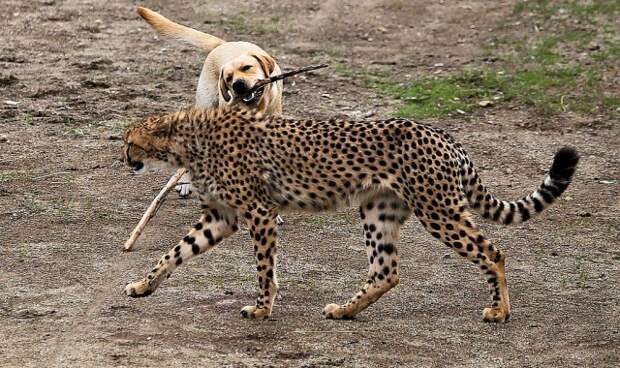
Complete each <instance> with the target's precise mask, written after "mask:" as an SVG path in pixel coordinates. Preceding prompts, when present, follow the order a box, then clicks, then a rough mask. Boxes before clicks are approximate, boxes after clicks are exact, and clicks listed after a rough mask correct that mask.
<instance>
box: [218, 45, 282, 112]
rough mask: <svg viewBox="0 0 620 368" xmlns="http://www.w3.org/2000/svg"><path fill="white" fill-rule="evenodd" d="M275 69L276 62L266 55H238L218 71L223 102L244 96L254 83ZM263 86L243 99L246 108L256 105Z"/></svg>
mask: <svg viewBox="0 0 620 368" xmlns="http://www.w3.org/2000/svg"><path fill="white" fill-rule="evenodd" d="M275 68H276V61H275V60H274V59H273V58H272V57H271V56H269V55H268V54H266V53H256V52H251V53H247V54H245V55H240V56H238V57H237V58H235V59H234V60H232V61H230V62H229V63H227V64H225V65H222V69H221V70H220V78H219V88H220V95H221V96H222V97H223V98H224V101H226V102H230V101H231V100H232V99H233V97H236V96H240V95H244V94H245V93H247V91H248V90H249V89H250V88H252V87H254V85H255V84H256V82H258V81H259V80H261V79H265V78H268V77H269V76H270V75H271V74H272V73H273V71H274V70H275ZM265 88H268V86H265V87H263V88H260V89H258V90H256V91H254V92H252V94H250V95H248V96H245V97H244V98H243V103H244V104H246V105H247V106H254V105H257V104H258V102H259V101H260V99H261V97H262V96H263V92H264V89H265Z"/></svg>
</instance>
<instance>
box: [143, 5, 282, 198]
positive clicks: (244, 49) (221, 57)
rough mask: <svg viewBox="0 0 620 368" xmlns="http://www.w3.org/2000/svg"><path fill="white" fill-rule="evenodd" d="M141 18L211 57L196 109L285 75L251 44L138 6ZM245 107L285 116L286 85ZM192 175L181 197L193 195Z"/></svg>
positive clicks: (258, 95)
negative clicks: (283, 91)
mask: <svg viewBox="0 0 620 368" xmlns="http://www.w3.org/2000/svg"><path fill="white" fill-rule="evenodd" d="M137 11H138V14H140V16H141V17H142V18H143V19H144V20H145V21H147V22H148V23H149V24H150V25H151V27H153V28H154V29H155V30H156V31H157V32H158V33H159V34H161V35H163V36H165V37H170V38H174V39H178V40H181V41H184V42H187V43H189V44H191V45H193V46H196V47H197V48H199V49H200V50H202V51H205V52H207V53H208V55H207V58H206V59H205V62H204V65H203V67H202V72H201V73H200V78H199V79H198V87H197V88H196V105H198V106H201V107H218V106H222V105H225V104H227V103H230V102H232V101H233V99H234V97H235V96H237V95H244V94H245V92H246V91H247V90H248V89H250V88H252V87H253V86H254V84H255V83H256V82H257V81H259V80H261V79H265V78H267V77H268V76H272V75H277V74H280V73H281V70H280V67H279V66H278V64H277V63H276V60H275V59H274V58H273V57H272V56H271V55H269V54H268V53H267V52H265V50H263V49H261V48H260V47H258V46H256V45H255V44H253V43H250V42H242V41H235V42H226V41H224V40H222V39H220V38H217V37H215V36H212V35H209V34H206V33H203V32H200V31H197V30H195V29H192V28H189V27H186V26H183V25H180V24H178V23H175V22H173V21H171V20H169V19H167V18H166V17H164V16H162V15H161V14H159V13H157V12H154V11H152V10H150V9H147V8H144V7H141V6H138V7H137ZM243 103H244V104H246V105H247V106H249V107H252V108H255V109H257V110H259V111H262V112H264V113H265V114H268V115H281V114H282V81H278V82H276V83H270V84H269V85H266V86H265V87H263V88H261V89H259V90H257V91H256V92H254V93H252V94H251V95H249V96H247V97H245V98H244V99H243ZM190 180H191V178H190V177H189V174H186V175H185V176H183V177H182V178H181V180H180V183H181V184H179V185H178V186H177V188H176V190H177V192H179V194H180V195H181V196H187V195H189V193H190V190H191V189H190V188H191V185H190Z"/></svg>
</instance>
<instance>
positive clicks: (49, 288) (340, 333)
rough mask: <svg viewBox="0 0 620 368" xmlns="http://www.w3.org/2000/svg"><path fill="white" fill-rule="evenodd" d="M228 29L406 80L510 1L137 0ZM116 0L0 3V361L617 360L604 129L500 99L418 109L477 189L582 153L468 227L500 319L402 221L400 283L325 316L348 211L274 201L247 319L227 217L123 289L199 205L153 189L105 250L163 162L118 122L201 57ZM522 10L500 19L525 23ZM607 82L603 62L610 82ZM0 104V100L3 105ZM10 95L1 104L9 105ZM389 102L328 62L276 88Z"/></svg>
mask: <svg viewBox="0 0 620 368" xmlns="http://www.w3.org/2000/svg"><path fill="white" fill-rule="evenodd" d="M143 3H144V5H146V6H148V7H151V8H153V9H156V10H158V11H160V12H161V13H163V14H165V15H167V16H169V17H170V18H171V19H174V20H177V21H181V22H183V23H186V24H189V25H192V26H194V27H196V28H199V29H201V30H203V31H207V32H210V33H212V34H214V35H217V36H219V37H222V38H225V39H227V40H235V39H245V40H250V41H253V42H256V43H258V44H259V45H261V46H263V47H264V48H265V49H267V50H269V51H270V52H271V53H272V54H274V55H276V56H277V57H278V60H279V62H280V65H281V66H282V67H283V69H285V70H287V69H290V68H294V67H299V66H303V65H307V64H310V63H316V62H327V63H330V64H335V63H344V64H346V65H349V66H351V67H362V66H367V65H374V66H378V67H381V68H383V70H388V71H390V72H391V73H393V75H394V76H402V77H403V79H406V78H410V77H412V76H418V75H424V74H430V73H433V72H434V71H435V70H436V67H434V66H436V65H437V64H443V65H444V67H443V69H444V71H443V72H449V71H451V70H459V69H461V68H463V67H465V66H472V65H478V64H481V63H483V62H484V61H483V60H482V57H481V56H480V55H482V52H481V48H480V47H481V44H482V43H483V42H484V41H485V40H488V39H489V38H490V37H491V36H492V35H493V33H494V25H495V24H496V23H497V22H498V21H499V20H501V19H503V18H505V17H508V16H509V15H510V12H511V9H512V8H513V5H514V2H511V1H494V2H490V1H484V0H478V1H467V2H465V1H431V0H419V1H411V2H407V1H396V0H380V1H370V0H364V1H353V0H349V1H340V0H330V1H325V2H320V1H295V0H283V1H272V2H263V1H260V2H259V1H256V0H250V1H247V0H246V1H237V0H210V1H205V2H202V1H183V2H181V1H178V2H167V1H163V0H160V1H144V2H143ZM134 5H135V4H134V3H133V2H129V1H118V0H114V1H106V2H102V1H91V0H71V1H61V0H37V1H32V2H24V1H17V0H0V7H1V8H2V11H1V12H0V25H1V26H2V27H1V28H2V32H0V45H1V46H0V67H1V69H0V72H1V76H0V77H1V79H0V260H1V261H2V263H1V266H0V270H1V272H0V321H1V323H0V337H1V338H2V340H3V341H2V343H0V366H3V367H43V366H49V367H68V366H73V367H86V366H93V367H108V366H109V367H113V366H115V367H125V366H128V367H129V366H131V367H146V366H168V367H189V366H204V367H458V366H473V367H594V366H596V367H616V366H618V365H619V364H620V307H619V306H620V292H619V291H618V283H619V281H620V245H619V243H620V236H619V233H620V219H619V210H620V204H619V189H620V187H619V184H618V182H619V181H620V170H619V169H620V158H619V156H620V155H619V153H620V129H619V128H618V124H617V123H618V122H617V121H607V120H605V121H602V120H603V118H601V117H600V116H577V115H574V114H570V113H566V114H560V115H556V116H553V117H550V118H544V119H543V118H541V117H539V116H538V115H537V114H536V112H534V111H531V110H529V109H526V108H522V107H520V106H518V105H511V106H498V107H494V108H489V109H486V110H483V111H482V112H477V113H475V114H474V115H471V116H468V117H463V118H448V119H435V120H432V119H431V120H430V122H432V123H433V124H435V125H437V126H440V127H442V128H444V129H447V130H449V131H450V132H451V133H452V134H453V135H454V136H455V137H456V138H457V139H458V140H459V141H461V142H463V143H464V146H465V147H466V149H467V150H468V151H469V153H470V155H471V156H472V157H473V159H474V161H476V163H477V165H478V167H479V168H480V172H481V175H482V177H483V179H484V181H485V182H486V184H487V185H489V186H490V187H491V188H492V190H493V191H494V192H495V194H497V195H499V196H500V197H502V198H505V199H509V198H517V197H519V196H521V195H524V194H526V193H529V191H530V190H532V189H533V188H535V186H536V185H538V184H539V181H540V180H541V179H542V176H543V174H544V172H545V170H547V168H548V166H549V164H550V159H551V157H552V155H553V152H554V151H555V150H556V149H558V148H559V147H560V146H562V145H565V144H568V145H572V146H575V147H577V148H578V149H579V151H580V152H581V154H582V156H583V159H582V163H581V165H580V167H579V169H578V172H577V174H576V178H575V181H574V183H573V185H572V186H571V187H570V188H569V190H568V192H567V193H566V195H565V197H563V199H562V200H560V201H559V202H558V204H557V205H556V206H554V207H552V208H551V209H549V210H548V211H546V212H545V213H544V214H543V215H542V216H540V217H539V218H537V219H535V220H533V221H530V222H527V223H526V224H523V225H519V226H515V227H501V226H496V225H489V224H483V225H482V227H483V229H484V231H485V232H486V234H487V235H488V236H489V237H490V238H491V239H492V240H493V241H495V242H496V243H497V244H498V245H499V246H500V247H501V248H502V249H504V250H505V251H506V252H507V254H508V264H507V270H508V282H509V288H510V291H511V302H512V308H513V314H512V318H511V320H510V322H509V323H507V324H501V325H496V324H486V323H484V322H482V321H481V311H482V308H483V307H485V306H487V305H488V303H489V298H488V295H487V290H486V285H485V282H484V280H483V278H482V277H481V276H480V275H479V273H478V271H477V270H476V269H475V268H474V267H473V266H472V265H471V264H469V263H467V262H466V261H464V260H462V259H459V257H456V256H453V255H452V254H451V253H450V252H449V250H448V249H447V248H445V247H444V246H443V245H441V244H440V243H439V242H437V241H436V240H435V239H434V238H432V237H431V236H430V235H428V234H427V233H425V232H424V231H423V229H422V228H421V226H420V225H419V223H418V222H417V221H415V220H413V221H410V222H409V223H408V224H407V225H406V227H405V229H404V230H403V235H402V238H403V239H402V243H403V244H402V246H401V253H402V260H403V261H402V266H401V284H400V285H399V286H398V287H397V288H396V289H394V290H393V291H391V292H390V293H388V294H387V295H385V296H384V297H383V298H382V299H381V300H380V301H379V302H378V303H377V304H375V305H373V306H372V307H370V308H369V309H368V310H366V311H364V312H363V313H361V314H360V315H359V317H358V318H357V319H355V320H352V321H331V320H325V319H324V318H323V317H322V315H321V310H322V308H323V306H324V305H325V304H327V303H332V302H344V301H345V300H346V299H347V298H348V297H350V296H351V295H353V293H354V292H355V291H356V290H357V288H358V287H359V286H360V285H361V283H362V281H363V280H364V275H365V273H366V260H365V253H364V248H363V243H362V240H361V237H360V234H361V229H360V223H359V219H358V217H357V211H356V210H354V209H351V210H342V211H339V212H337V213H332V214H320V215H311V214H289V215H286V216H285V220H286V224H285V225H284V226H283V227H282V229H281V234H282V236H281V244H280V251H279V253H280V265H279V278H280V285H281V288H282V293H281V298H280V299H279V300H278V302H277V304H276V308H275V311H274V313H273V316H272V318H270V319H269V320H267V321H248V320H243V319H241V318H240V316H239V310H240V308H241V307H242V306H244V305H246V304H249V303H251V302H252V301H253V300H254V298H255V291H256V285H255V278H254V269H255V267H254V265H253V256H252V251H251V246H250V244H251V243H250V241H249V239H248V234H247V232H245V231H241V232H239V233H238V234H236V235H235V236H234V237H232V238H231V239H230V240H227V241H226V242H225V243H223V244H222V245H221V246H219V247H218V248H217V249H216V250H214V251H212V252H211V253H209V254H206V255H204V256H202V257H199V258H197V259H194V260H193V261H191V262H190V263H189V264H187V265H184V266H183V267H181V268H180V269H179V270H178V271H177V272H176V273H175V274H174V275H173V276H172V278H170V280H168V281H167V282H166V283H165V284H163V285H162V286H161V287H160V288H159V290H157V292H156V293H155V294H154V295H152V296H151V297H149V298H143V299H139V300H134V299H130V298H127V297H126V296H124V295H123V293H122V291H123V287H124V285H125V284H126V283H128V282H130V281H135V280H137V279H139V278H141V277H142V276H143V274H144V273H145V272H146V271H147V270H148V269H149V267H150V266H152V265H153V264H154V263H155V262H156V261H157V259H159V257H160V256H161V255H162V254H163V252H164V251H167V250H168V249H169V248H170V247H172V246H174V245H175V244H176V242H177V241H178V240H179V239H180V238H181V237H182V236H183V235H184V234H185V232H186V231H187V229H188V228H189V226H190V224H192V223H193V222H194V221H195V220H196V219H198V216H199V206H198V201H197V200H196V198H194V197H192V198H190V199H189V200H180V199H178V198H177V197H176V195H172V196H170V198H169V200H168V201H167V202H166V203H165V204H164V206H163V207H162V209H161V210H160V213H159V214H158V216H157V217H156V218H155V219H154V220H153V222H152V223H151V225H150V226H149V227H148V229H147V231H146V233H145V234H144V236H143V238H142V239H141V241H140V243H139V244H138V246H137V249H136V251H134V252H131V253H123V252H122V251H121V247H122V244H123V242H124V241H125V239H126V238H127V236H128V234H129V232H130V231H131V229H132V227H133V226H134V225H135V224H136V222H137V221H138V219H139V218H140V216H141V215H142V213H143V211H144V209H145V208H146V207H147V206H148V203H149V202H150V200H151V199H152V198H153V197H154V195H155V194H156V193H157V191H158V190H159V189H160V188H161V186H162V185H163V183H165V181H166V179H167V177H166V175H167V174H166V173H160V174H148V175H146V176H135V175H132V174H131V173H130V172H129V170H128V169H127V168H126V167H125V166H124V165H123V164H122V163H121V162H119V157H120V155H121V150H120V148H121V145H122V143H121V141H120V140H119V138H120V136H121V134H122V131H123V129H124V127H125V126H126V124H127V121H132V120H135V119H138V118H140V117H142V116H145V115H147V114H150V113H154V112H160V111H169V110H172V109H175V108H177V107H179V106H181V105H184V104H190V103H192V101H193V98H194V87H195V83H196V80H197V76H198V72H199V68H200V66H201V64H202V60H203V59H204V55H203V54H201V53H199V52H198V51H196V50H194V49H193V48H191V47H189V46H185V45H182V44H180V43H178V42H173V41H168V40H160V39H157V37H156V36H155V34H154V32H153V31H152V30H151V29H149V28H148V26H147V25H146V24H145V23H144V22H143V21H142V20H141V19H139V18H138V17H137V15H136V14H135V12H134V9H133V6H134ZM522 31H523V30H522V29H520V28H519V27H514V29H512V30H510V29H509V30H508V31H506V30H505V29H504V30H503V32H522ZM617 80H618V78H617V76H616V84H615V86H616V87H617V86H618V84H617V83H618V82H617ZM7 101H9V102H7ZM11 101H14V102H17V104H13V103H11ZM396 104H397V101H392V100H390V99H388V98H387V97H384V96H380V95H378V94H376V93H374V92H372V91H370V90H367V89H365V88H364V87H363V86H362V84H361V83H360V82H359V81H357V80H355V79H354V78H352V77H346V76H342V75H339V74H337V73H336V72H334V71H333V69H332V70H325V71H320V72H317V73H315V74H313V75H306V76H303V77H297V78H295V79H294V83H293V81H288V82H287V83H286V85H285V113H286V115H290V116H298V117H300V116H305V117H308V116H312V117H325V116H333V115H335V114H337V115H348V116H353V117H370V116H372V117H384V116H385V117H387V116H389V115H390V114H391V113H392V112H393V111H394V107H395V106H396Z"/></svg>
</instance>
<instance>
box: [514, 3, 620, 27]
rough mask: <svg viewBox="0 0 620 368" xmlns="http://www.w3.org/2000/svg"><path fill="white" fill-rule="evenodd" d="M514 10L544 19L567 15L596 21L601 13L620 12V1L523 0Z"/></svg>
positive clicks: (516, 12)
mask: <svg viewBox="0 0 620 368" xmlns="http://www.w3.org/2000/svg"><path fill="white" fill-rule="evenodd" d="M513 11H514V13H515V14H521V13H524V12H529V13H533V14H534V15H536V16H538V17H541V18H544V19H549V18H551V17H554V16H558V15H566V16H568V17H571V18H573V19H575V18H579V19H581V20H585V21H588V22H591V23H596V17H597V16H599V15H614V14H616V13H618V12H620V2H619V1H618V0H589V1H584V0H569V1H557V0H555V1H552V0H522V1H519V2H518V3H517V4H516V5H515V7H514V9H513Z"/></svg>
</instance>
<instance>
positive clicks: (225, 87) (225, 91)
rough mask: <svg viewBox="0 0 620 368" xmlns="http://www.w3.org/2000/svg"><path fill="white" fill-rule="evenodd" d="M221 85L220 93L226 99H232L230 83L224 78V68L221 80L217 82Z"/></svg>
mask: <svg viewBox="0 0 620 368" xmlns="http://www.w3.org/2000/svg"><path fill="white" fill-rule="evenodd" d="M217 84H218V86H219V87H220V95H221V96H222V97H223V98H224V101H226V102H228V101H230V94H229V93H228V84H226V81H225V80H224V70H222V71H221V72H220V80H219V81H218V82H217Z"/></svg>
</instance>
